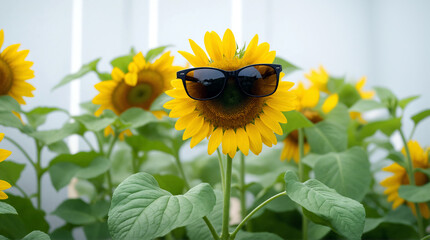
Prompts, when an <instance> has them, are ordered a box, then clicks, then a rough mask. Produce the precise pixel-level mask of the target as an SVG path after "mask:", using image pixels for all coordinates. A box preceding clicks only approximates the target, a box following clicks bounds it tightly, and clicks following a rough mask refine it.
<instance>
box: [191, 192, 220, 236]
mask: <svg viewBox="0 0 430 240" xmlns="http://www.w3.org/2000/svg"><path fill="white" fill-rule="evenodd" d="M215 195H216V204H215V207H214V208H213V210H212V212H211V213H210V214H209V215H208V216H207V217H208V219H209V220H210V221H211V223H212V225H213V227H214V228H215V231H216V232H217V233H220V232H221V228H222V209H223V195H222V192H221V191H219V190H215ZM187 236H188V237H189V238H190V240H201V239H212V234H211V232H210V231H209V228H208V226H207V225H206V223H205V221H204V220H203V219H197V220H196V221H194V222H192V223H191V224H189V225H187Z"/></svg>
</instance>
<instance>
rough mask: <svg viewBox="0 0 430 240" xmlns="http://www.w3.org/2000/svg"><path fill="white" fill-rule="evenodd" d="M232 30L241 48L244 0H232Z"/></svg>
mask: <svg viewBox="0 0 430 240" xmlns="http://www.w3.org/2000/svg"><path fill="white" fill-rule="evenodd" d="M231 30H232V31H233V33H234V37H235V39H236V42H237V44H238V45H239V48H240V47H242V45H243V34H242V0H231Z"/></svg>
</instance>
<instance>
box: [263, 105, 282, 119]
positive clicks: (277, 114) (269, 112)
mask: <svg viewBox="0 0 430 240" xmlns="http://www.w3.org/2000/svg"><path fill="white" fill-rule="evenodd" d="M263 111H264V114H266V115H267V116H268V117H269V118H271V119H273V120H274V121H277V122H280V123H287V118H286V117H285V115H284V114H282V113H281V112H280V111H277V110H275V109H273V108H271V107H269V106H267V107H265V108H264V110H263Z"/></svg>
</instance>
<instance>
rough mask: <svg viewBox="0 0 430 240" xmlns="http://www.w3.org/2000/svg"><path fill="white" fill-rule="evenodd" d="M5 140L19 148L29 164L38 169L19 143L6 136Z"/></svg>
mask: <svg viewBox="0 0 430 240" xmlns="http://www.w3.org/2000/svg"><path fill="white" fill-rule="evenodd" d="M4 139H6V140H8V141H9V142H10V143H12V144H13V145H15V147H16V148H18V149H19V150H20V151H21V152H22V154H24V156H25V158H26V159H27V160H28V162H29V163H30V164H31V165H32V166H33V167H34V168H35V169H36V164H35V163H34V162H33V159H31V157H30V155H29V154H28V153H27V152H26V151H25V150H24V148H23V147H21V145H19V144H18V143H17V142H15V140H13V139H12V138H10V137H7V136H4Z"/></svg>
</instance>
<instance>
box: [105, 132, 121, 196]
mask: <svg viewBox="0 0 430 240" xmlns="http://www.w3.org/2000/svg"><path fill="white" fill-rule="evenodd" d="M117 140H118V132H116V131H115V136H114V137H113V139H112V141H111V142H110V144H109V148H108V151H107V154H106V157H107V159H108V160H109V161H110V156H111V155H112V150H113V147H114V146H115V143H116V141H117ZM101 149H103V147H102V148H101ZM106 178H107V183H108V194H109V197H110V198H112V193H113V184H112V176H111V173H110V169H109V170H108V171H107V172H106Z"/></svg>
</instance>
